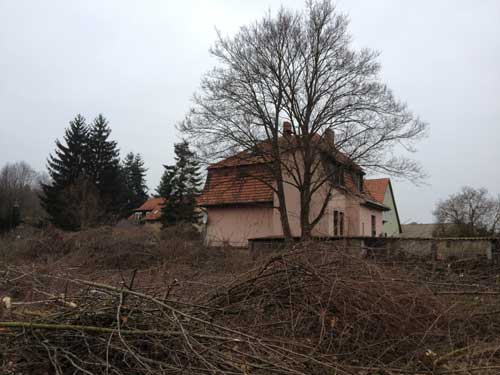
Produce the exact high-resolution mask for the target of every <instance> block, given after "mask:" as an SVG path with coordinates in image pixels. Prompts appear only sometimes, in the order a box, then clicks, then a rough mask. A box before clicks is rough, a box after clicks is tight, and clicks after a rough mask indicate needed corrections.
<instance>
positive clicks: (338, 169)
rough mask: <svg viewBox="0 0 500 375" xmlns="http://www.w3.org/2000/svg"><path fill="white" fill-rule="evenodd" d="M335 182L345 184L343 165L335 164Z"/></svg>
mask: <svg viewBox="0 0 500 375" xmlns="http://www.w3.org/2000/svg"><path fill="white" fill-rule="evenodd" d="M333 168H334V173H333V183H334V184H335V185H340V186H344V184H345V182H344V168H343V167H342V166H341V165H334V167H333Z"/></svg>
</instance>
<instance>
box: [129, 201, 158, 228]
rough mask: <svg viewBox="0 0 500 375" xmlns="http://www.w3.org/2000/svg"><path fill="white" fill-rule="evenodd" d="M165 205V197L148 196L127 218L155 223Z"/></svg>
mask: <svg viewBox="0 0 500 375" xmlns="http://www.w3.org/2000/svg"><path fill="white" fill-rule="evenodd" d="M164 205H165V198H150V199H148V200H147V201H146V202H144V203H143V204H142V205H141V206H140V207H138V208H136V209H135V210H134V213H133V214H132V215H131V216H130V218H129V219H132V220H135V221H137V222H141V223H156V222H159V221H160V218H161V209H162V208H163V206H164Z"/></svg>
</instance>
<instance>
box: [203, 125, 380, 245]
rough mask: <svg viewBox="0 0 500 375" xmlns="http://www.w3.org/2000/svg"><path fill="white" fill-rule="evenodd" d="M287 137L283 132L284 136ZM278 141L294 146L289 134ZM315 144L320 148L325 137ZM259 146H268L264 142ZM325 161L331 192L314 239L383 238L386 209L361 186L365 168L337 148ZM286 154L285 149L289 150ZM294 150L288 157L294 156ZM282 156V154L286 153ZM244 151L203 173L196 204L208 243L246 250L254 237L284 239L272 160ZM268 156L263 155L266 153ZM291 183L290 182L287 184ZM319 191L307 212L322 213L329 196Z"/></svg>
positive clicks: (295, 195)
mask: <svg viewBox="0 0 500 375" xmlns="http://www.w3.org/2000/svg"><path fill="white" fill-rule="evenodd" d="M284 133H285V132H284ZM284 137H286V136H283V137H281V138H280V139H279V142H280V144H281V142H283V143H285V142H284V141H286V143H287V144H293V143H294V139H295V138H293V137H298V136H295V135H290V136H289V137H292V138H288V139H286V140H284V139H283V138H284ZM314 141H315V142H317V146H318V147H323V146H324V145H323V142H324V141H325V138H324V137H320V136H316V138H314ZM259 147H267V145H266V142H262V143H261V144H260V145H259ZM325 149H327V150H329V151H327V153H328V158H326V159H325V160H326V161H325V162H322V165H323V168H327V169H332V168H334V173H332V176H334V178H332V179H331V180H330V181H329V182H328V184H333V194H332V196H331V198H330V199H329V202H328V203H327V208H326V211H325V214H324V215H323V216H322V218H321V220H320V221H319V222H318V224H317V225H316V226H315V227H314V229H313V232H312V235H313V236H317V237H334V236H382V235H384V227H383V212H385V211H387V210H389V207H387V206H385V205H384V203H383V200H377V199H376V198H375V197H373V196H372V195H371V194H370V193H369V192H368V191H367V190H366V189H365V188H364V178H363V176H364V174H365V172H364V171H363V169H362V168H361V167H360V166H359V165H357V164H356V163H354V162H353V161H352V160H351V159H349V158H348V157H347V156H346V155H345V154H344V153H342V152H340V151H339V150H337V149H332V148H331V147H330V148H325ZM287 152H288V151H287ZM293 152H294V151H293V149H292V150H291V151H289V153H293ZM285 154H286V153H283V155H285ZM262 155H263V154H262V153H259V155H258V156H256V155H254V154H253V153H252V152H251V151H243V152H240V153H238V154H236V155H233V156H230V157H229V158H226V159H224V160H222V161H220V162H218V163H215V164H212V165H210V166H209V167H208V169H207V179H206V183H205V187H204V189H203V192H202V194H201V196H200V197H199V200H198V203H199V205H200V206H201V207H204V208H205V210H206V228H205V236H206V242H207V244H208V245H212V246H220V245H231V246H237V247H245V246H247V245H248V240H249V239H252V238H263V237H280V236H282V235H283V232H282V227H281V221H280V215H279V210H278V209H277V207H279V203H278V202H279V201H278V198H277V195H276V193H275V190H274V189H273V187H272V186H273V185H274V186H275V182H274V178H273V175H272V173H271V170H270V163H271V160H270V159H269V158H266V157H264V156H262ZM264 155H266V154H264ZM283 178H284V181H285V200H286V207H287V212H288V220H289V223H290V227H291V231H292V235H293V236H297V237H298V236H300V196H299V191H298V189H297V188H296V187H295V186H293V184H290V183H286V181H287V178H288V179H289V177H287V176H286V175H285V174H284V176H283ZM288 181H289V180H288ZM329 188H330V187H328V186H327V184H324V188H323V189H318V191H317V192H315V193H314V195H313V200H312V202H311V214H312V215H315V214H316V213H318V212H320V211H319V210H320V207H321V206H322V205H323V203H324V201H325V197H326V196H327V193H326V191H327V189H329Z"/></svg>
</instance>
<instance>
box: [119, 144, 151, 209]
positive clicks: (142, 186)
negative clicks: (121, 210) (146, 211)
mask: <svg viewBox="0 0 500 375" xmlns="http://www.w3.org/2000/svg"><path fill="white" fill-rule="evenodd" d="M121 170H122V174H123V179H124V182H125V190H126V192H125V195H126V196H125V199H126V202H127V205H126V214H127V215H128V214H129V213H130V211H131V210H132V209H134V208H137V207H139V206H140V205H141V204H142V203H144V202H145V201H146V200H147V199H148V193H147V191H148V188H147V185H146V171H147V169H146V168H145V167H144V161H143V160H142V157H141V154H134V153H133V152H129V153H128V154H127V155H126V156H125V159H124V160H123V162H122V167H121Z"/></svg>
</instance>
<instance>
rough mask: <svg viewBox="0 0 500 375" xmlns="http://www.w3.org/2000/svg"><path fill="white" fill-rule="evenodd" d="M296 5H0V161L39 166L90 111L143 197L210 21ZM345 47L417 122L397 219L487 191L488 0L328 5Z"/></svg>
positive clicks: (233, 25) (497, 130) (491, 166)
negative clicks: (143, 171) (337, 15)
mask: <svg viewBox="0 0 500 375" xmlns="http://www.w3.org/2000/svg"><path fill="white" fill-rule="evenodd" d="M282 3H283V4H285V5H287V6H290V7H293V8H297V9H299V8H302V7H303V5H304V2H303V1H302V0H294V1H286V2H285V1H274V0H253V1H235V0H233V1H229V0H228V1H215V0H212V1H208V0H205V1H201V0H200V1H187V0H183V1H170V0H164V1H125V0H114V1H111V0H108V1H101V0H86V1H68V0H58V1H56V0H46V1H37V0H31V1H24V0H0V165H3V164H4V163H5V162H8V161H17V160H26V161H27V162H28V163H30V164H31V165H32V166H33V167H34V168H35V169H38V170H43V169H44V168H45V159H46V157H47V156H48V154H49V153H50V152H52V151H53V149H54V141H55V139H56V138H61V137H62V135H63V130H64V128H65V127H66V126H67V124H68V121H69V120H71V119H72V118H73V117H74V116H75V115H76V114H77V113H81V114H83V115H84V116H86V117H87V118H88V119H89V120H91V119H93V117H94V116H96V115H97V114H98V113H103V114H104V115H105V116H106V117H107V118H108V119H109V121H110V124H111V127H112V129H113V138H114V139H115V140H117V141H118V143H119V146H120V149H121V151H122V154H125V153H126V152H128V151H134V152H140V153H141V154H142V155H143V156H144V159H145V161H146V164H147V167H148V168H149V172H148V182H149V186H150V187H151V189H152V190H151V192H152V191H153V189H154V188H155V187H156V185H157V183H158V181H159V178H160V175H161V173H162V163H170V162H172V159H173V147H172V146H173V143H174V142H177V141H178V140H179V138H178V137H179V135H178V134H177V132H176V130H175V124H176V123H177V122H178V121H180V120H181V119H182V118H183V116H184V114H185V113H186V111H187V110H188V108H189V106H190V100H191V97H192V94H193V92H194V91H195V90H196V89H197V88H198V86H199V82H200V78H201V76H202V74H203V73H204V72H205V71H206V70H208V69H209V68H210V67H211V66H212V65H213V64H214V61H213V60H212V59H211V58H210V56H209V53H208V49H209V47H210V46H211V45H212V43H213V41H214V40H215V27H217V28H218V29H220V30H221V31H222V32H224V33H226V34H227V33H234V32H235V31H236V30H237V29H238V27H239V26H241V25H244V24H247V23H249V22H252V21H254V20H255V19H257V18H259V17H260V16H261V15H263V14H264V13H265V12H266V11H267V10H269V9H271V10H273V9H274V10H275V9H277V8H278V7H279V6H280V4H282ZM337 4H338V8H339V9H340V10H342V11H344V12H346V13H348V14H349V16H350V18H351V28H350V30H351V33H352V34H353V37H354V43H355V45H356V47H369V48H373V49H377V50H379V51H380V52H381V53H382V55H381V58H380V61H381V63H382V76H383V79H384V81H385V82H386V83H388V84H389V86H390V87H391V88H392V89H393V90H394V92H395V94H396V96H398V97H399V98H400V99H402V100H404V101H407V102H408V104H409V106H410V108H411V109H412V110H413V111H414V112H415V113H417V114H419V115H420V116H421V118H422V119H424V120H425V121H427V122H429V123H430V135H429V137H428V138H427V139H425V140H424V141H422V142H421V143H420V144H419V145H418V153H417V154H415V158H416V159H417V160H419V161H420V162H421V163H422V164H423V166H424V167H425V169H426V171H427V172H428V174H429V179H428V181H427V182H428V185H426V186H423V187H416V186H413V185H412V184H410V183H408V182H404V181H394V182H393V186H394V188H395V194H396V199H397V203H398V206H399V211H400V216H401V220H402V221H403V222H408V221H414V220H415V221H420V222H429V221H431V220H432V214H431V212H432V208H433V206H434V204H435V202H436V201H437V200H438V199H439V198H442V197H446V196H447V195H448V194H450V193H452V192H455V191H457V190H458V189H459V188H460V187H461V186H462V185H466V184H467V185H472V186H476V187H479V186H485V187H487V188H488V189H489V190H490V192H491V193H494V194H495V195H496V194H499V193H500V167H499V166H498V164H500V95H499V89H500V1H498V0H481V1H458V0H449V1H444V0H441V1H434V0H432V1H431V0H429V1H401V0H392V1H390V0H387V1H382V0H379V1H373V0H349V1H348V0H341V1H339V2H338V3H337Z"/></svg>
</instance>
